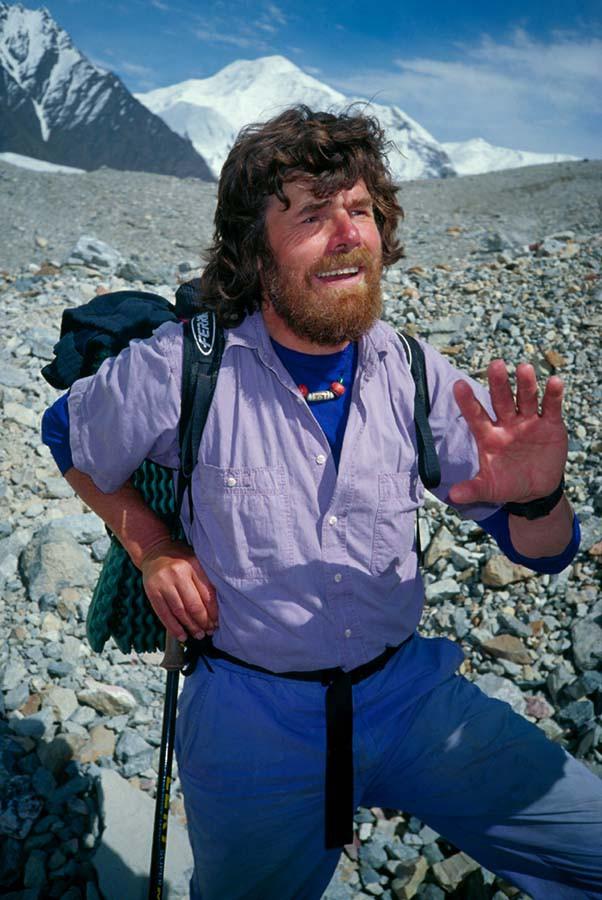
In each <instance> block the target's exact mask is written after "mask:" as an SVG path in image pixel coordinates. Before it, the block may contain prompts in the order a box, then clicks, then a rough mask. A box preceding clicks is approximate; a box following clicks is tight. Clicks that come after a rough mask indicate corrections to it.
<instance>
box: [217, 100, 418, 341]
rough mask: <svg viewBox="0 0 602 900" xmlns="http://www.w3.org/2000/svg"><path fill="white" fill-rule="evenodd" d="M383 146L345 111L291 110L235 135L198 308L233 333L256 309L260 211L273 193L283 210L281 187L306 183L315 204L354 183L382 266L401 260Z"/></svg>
mask: <svg viewBox="0 0 602 900" xmlns="http://www.w3.org/2000/svg"><path fill="white" fill-rule="evenodd" d="M388 149H389V144H388V142H387V141H386V139H385V133H384V130H383V129H382V128H381V126H380V124H379V122H378V120H377V119H376V118H374V117H371V116H365V115H362V114H360V113H352V112H351V108H349V109H348V110H347V111H346V112H344V113H340V114H336V115H335V114H333V113H328V112H314V111H313V110H311V109H310V108H309V107H308V106H304V105H301V106H294V107H291V108H290V109H287V110H285V111H284V112H282V113H280V114H279V115H277V116H275V117H274V118H272V119H270V120H269V121H268V122H264V123H255V124H252V125H247V126H246V128H243V129H242V131H241V132H240V133H239V135H238V137H237V139H236V141H235V143H234V146H233V147H232V149H231V151H230V153H229V155H228V158H227V160H226V162H225V163H224V167H223V169H222V172H221V176H220V179H219V185H218V193H217V209H216V212H215V232H214V237H213V243H212V245H211V247H210V248H209V250H208V252H207V265H206V268H205V270H204V272H203V275H202V277H201V285H200V286H201V294H202V298H203V303H204V304H206V305H209V306H210V307H212V308H213V309H215V311H216V312H217V316H218V319H219V321H220V322H221V324H222V325H223V326H225V327H233V326H235V325H237V324H240V322H242V320H243V319H244V318H245V316H246V315H247V314H248V313H252V312H255V311H256V310H258V309H259V308H260V306H261V286H260V281H259V270H258V261H260V260H261V261H262V262H263V263H265V264H269V263H270V262H271V251H270V248H269V245H268V242H267V238H266V233H265V211H266V205H267V201H268V198H269V197H270V196H271V195H272V194H273V195H275V196H276V197H278V199H279V200H280V201H281V202H282V203H283V205H284V206H285V208H286V209H288V207H289V206H290V203H289V201H288V199H287V197H286V195H285V193H284V185H286V184H287V182H290V181H293V180H295V179H296V178H300V177H304V178H309V179H310V180H311V182H312V188H313V193H314V195H315V196H316V197H317V198H320V199H321V198H324V197H329V196H332V195H333V194H335V193H337V192H338V191H340V190H348V189H349V188H351V187H352V186H353V185H354V184H355V183H356V182H357V181H358V180H359V179H360V178H363V179H364V182H365V184H366V187H367V188H368V191H369V193H370V195H371V197H372V200H373V202H374V216H375V220H376V224H377V227H378V229H379V232H380V235H381V240H382V258H383V265H385V266H389V265H392V264H393V263H395V262H397V260H398V259H400V258H401V257H402V256H403V248H402V246H401V245H400V243H399V241H398V239H397V237H396V231H397V225H398V222H399V220H400V218H402V217H403V210H402V208H401V206H400V205H399V203H398V202H397V198H396V193H397V191H398V190H399V187H398V185H396V184H395V183H394V182H393V179H392V177H391V173H390V172H389V169H388V166H387V157H386V152H387V150H388Z"/></svg>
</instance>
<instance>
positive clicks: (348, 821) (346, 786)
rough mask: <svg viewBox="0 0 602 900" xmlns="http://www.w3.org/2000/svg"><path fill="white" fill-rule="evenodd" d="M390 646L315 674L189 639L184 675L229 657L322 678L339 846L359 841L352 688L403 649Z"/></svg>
mask: <svg viewBox="0 0 602 900" xmlns="http://www.w3.org/2000/svg"><path fill="white" fill-rule="evenodd" d="M401 646H402V645H401V644H399V645H398V646H397V647H387V649H386V650H385V651H384V653H381V654H380V656H377V657H376V658H375V659H372V660H370V662H367V663H364V665H363V666H358V667H357V669H352V670H351V671H350V672H344V671H343V669H341V668H340V667H338V666H337V667H335V668H332V669H318V670H316V671H313V672H272V671H270V669H264V668H263V667H262V666H255V665H253V664H252V663H248V662H245V661H244V660H242V659H238V658H237V657H236V656H231V655H230V654H229V653H225V652H224V651H223V650H218V648H217V647H214V646H213V643H212V641H211V638H208V637H206V638H203V640H202V641H195V640H193V639H192V638H191V639H190V640H189V641H187V643H186V665H185V668H184V673H185V674H186V675H189V674H190V673H191V672H193V671H194V669H195V667H196V663H197V660H198V659H199V657H209V658H211V659H226V660H229V662H232V663H236V665H238V666H243V667H244V668H245V669H252V670H253V671H254V672H263V673H264V674H266V675H276V676H277V677H278V678H292V679H294V680H296V681H319V682H320V683H321V684H322V685H324V687H326V787H325V797H324V801H325V812H324V819H325V844H326V849H327V850H333V849H335V848H338V847H343V846H344V845H345V844H350V843H351V842H352V841H353V814H354V811H355V807H354V803H353V691H352V686H353V685H354V684H357V683H358V682H360V681H363V680H364V679H365V678H368V677H369V676H370V675H374V673H375V672H378V671H379V670H380V669H382V668H383V667H384V666H385V665H386V663H387V662H388V661H389V660H390V659H391V657H392V656H393V655H394V654H395V653H396V652H397V651H398V650H399V647H401Z"/></svg>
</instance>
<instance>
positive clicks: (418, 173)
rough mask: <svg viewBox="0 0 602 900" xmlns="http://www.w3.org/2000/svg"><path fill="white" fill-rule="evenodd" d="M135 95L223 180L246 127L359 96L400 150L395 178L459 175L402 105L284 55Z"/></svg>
mask: <svg viewBox="0 0 602 900" xmlns="http://www.w3.org/2000/svg"><path fill="white" fill-rule="evenodd" d="M135 96H136V98H137V99H138V100H140V102H141V103H144V105H145V106H146V107H147V108H148V109H149V110H151V111H152V112H153V113H156V114H157V115H158V116H161V118H162V119H163V120H164V121H165V122H166V123H167V124H168V125H169V127H170V128H173V129H174V131H177V132H178V134H181V135H183V136H184V135H185V136H187V137H189V138H190V140H191V141H192V143H193V145H194V146H195V148H196V149H197V150H198V152H199V153H200V154H201V155H202V156H203V158H204V159H205V160H206V161H207V163H208V164H209V166H210V168H211V170H212V172H213V173H214V175H215V176H216V177H218V176H219V172H220V169H221V167H222V165H223V163H224V160H225V158H226V156H227V155H228V152H229V150H230V148H231V147H232V144H233V142H234V139H235V137H236V135H237V133H238V132H239V130H240V129H241V128H242V127H243V126H244V125H248V124H249V123H251V122H261V121H264V120H266V119H268V118H270V116H273V115H276V113H278V112H279V111H281V110H282V109H284V108H285V107H287V106H291V105H292V104H293V103H305V104H306V105H307V106H309V107H311V108H312V109H321V110H333V111H336V110H340V109H343V108H345V107H347V106H348V105H349V103H350V102H353V101H354V100H356V99H357V100H359V103H360V104H361V108H365V109H366V112H367V113H368V114H370V115H375V116H376V117H377V118H378V119H379V120H380V122H381V124H382V125H383V127H384V128H385V129H386V132H387V136H388V138H389V139H390V140H391V141H392V142H393V144H394V145H395V148H396V149H393V150H392V152H391V155H390V160H389V161H390V164H391V168H392V171H393V173H394V175H395V177H396V178H400V179H410V178H443V177H446V176H448V175H454V174H455V171H454V169H453V167H452V165H451V163H450V160H449V157H448V155H447V153H446V152H445V150H444V149H443V147H442V145H441V144H439V143H438V142H437V141H436V140H435V138H434V137H433V136H432V135H431V134H429V132H428V131H427V130H426V129H425V128H422V126H420V125H419V124H418V123H417V122H415V121H414V120H413V119H411V118H410V117H409V116H408V115H406V114H405V113H404V112H402V110H401V109H399V107H397V106H382V105H380V104H378V103H370V102H369V101H368V100H366V99H361V98H351V97H346V96H344V95H343V94H341V93H339V91H336V90H334V88H331V87H329V86H328V85H327V84H323V83H322V82H321V81H318V80H317V79H316V78H313V77H312V76H311V75H307V74H306V73H305V72H303V71H302V70H301V69H300V68H299V67H298V66H296V65H294V63H292V62H290V60H288V59H286V58H285V57H283V56H266V57H262V58H261V59H254V60H238V61H237V62H233V63H230V65H228V66H226V67H225V68H223V69H221V70H220V71H219V72H217V73H216V74H215V75H212V76H211V77H210V78H203V79H193V80H190V81H183V82H181V83H180V84H174V85H172V86H171V87H165V88H159V89H158V90H155V91H149V92H147V93H144V94H135Z"/></svg>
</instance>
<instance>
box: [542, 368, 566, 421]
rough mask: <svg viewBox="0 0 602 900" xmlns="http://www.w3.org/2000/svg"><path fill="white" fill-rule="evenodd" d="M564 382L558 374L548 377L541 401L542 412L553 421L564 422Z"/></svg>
mask: <svg viewBox="0 0 602 900" xmlns="http://www.w3.org/2000/svg"><path fill="white" fill-rule="evenodd" d="M563 396H564V384H563V382H562V380H561V379H560V378H559V377H558V375H552V377H551V378H548V383H547V384H546V389H545V391H544V394H543V399H542V401H541V414H542V416H545V417H546V419H549V420H550V421H552V422H562V398H563Z"/></svg>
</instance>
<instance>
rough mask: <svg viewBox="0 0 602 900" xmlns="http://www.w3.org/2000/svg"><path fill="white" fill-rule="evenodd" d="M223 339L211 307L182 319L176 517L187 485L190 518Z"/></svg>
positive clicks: (178, 514) (221, 330) (222, 348)
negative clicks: (192, 486)
mask: <svg viewBox="0 0 602 900" xmlns="http://www.w3.org/2000/svg"><path fill="white" fill-rule="evenodd" d="M224 343H225V338H224V331H223V328H221V326H219V325H218V323H217V319H216V316H215V313H214V312H213V311H211V310H204V311H203V312H200V313H197V315H195V316H193V317H192V319H189V320H188V321H185V322H184V353H183V366H182V409H181V414H180V435H179V436H180V472H179V479H178V496H177V502H176V517H177V520H179V517H180V510H181V508H182V501H183V498H184V492H185V490H186V488H188V499H189V504H190V520H191V521H192V513H193V509H192V492H191V490H190V480H191V477H192V472H193V469H194V467H195V465H196V462H197V457H198V452H199V446H200V443H201V438H202V436H203V428H204V427H205V422H206V421H207V416H208V414H209V407H210V406H211V400H212V398H213V392H214V390H215V385H216V383H217V376H218V374H219V367H220V364H221V360H222V354H223V352H224Z"/></svg>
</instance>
